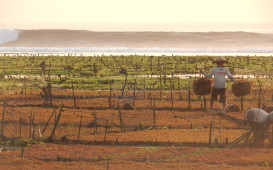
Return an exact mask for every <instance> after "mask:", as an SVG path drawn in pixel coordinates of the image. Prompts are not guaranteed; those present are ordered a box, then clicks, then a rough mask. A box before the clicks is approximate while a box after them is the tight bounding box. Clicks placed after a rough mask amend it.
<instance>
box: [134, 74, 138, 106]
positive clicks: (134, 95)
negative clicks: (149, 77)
mask: <svg viewBox="0 0 273 170" xmlns="http://www.w3.org/2000/svg"><path fill="white" fill-rule="evenodd" d="M136 84H137V81H136V78H135V83H134V93H133V106H135V100H136Z"/></svg>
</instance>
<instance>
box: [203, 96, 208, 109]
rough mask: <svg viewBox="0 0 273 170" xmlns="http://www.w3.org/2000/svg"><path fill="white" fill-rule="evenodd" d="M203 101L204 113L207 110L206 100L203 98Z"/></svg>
mask: <svg viewBox="0 0 273 170" xmlns="http://www.w3.org/2000/svg"><path fill="white" fill-rule="evenodd" d="M203 99H204V112H205V111H206V110H207V99H206V97H205V96H204V97H203Z"/></svg>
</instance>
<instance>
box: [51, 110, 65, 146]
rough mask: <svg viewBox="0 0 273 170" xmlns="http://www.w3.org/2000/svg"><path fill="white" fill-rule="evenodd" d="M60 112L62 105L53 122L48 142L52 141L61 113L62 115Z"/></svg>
mask: <svg viewBox="0 0 273 170" xmlns="http://www.w3.org/2000/svg"><path fill="white" fill-rule="evenodd" d="M62 111H63V105H62V106H61V108H60V111H59V114H58V117H57V120H56V122H55V124H54V127H53V129H52V132H51V135H50V136H49V137H48V141H52V140H53V136H54V135H55V130H56V127H57V125H58V123H59V120H60V118H61V113H62Z"/></svg>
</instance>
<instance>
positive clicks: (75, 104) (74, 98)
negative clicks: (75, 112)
mask: <svg viewBox="0 0 273 170" xmlns="http://www.w3.org/2000/svg"><path fill="white" fill-rule="evenodd" d="M73 84H74V83H73V81H72V94H73V100H74V107H77V103H76V97H75V92H74V85H73Z"/></svg>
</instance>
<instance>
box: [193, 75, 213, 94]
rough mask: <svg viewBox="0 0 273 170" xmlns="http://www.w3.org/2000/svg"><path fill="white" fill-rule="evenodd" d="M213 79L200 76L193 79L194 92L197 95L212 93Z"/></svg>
mask: <svg viewBox="0 0 273 170" xmlns="http://www.w3.org/2000/svg"><path fill="white" fill-rule="evenodd" d="M211 89H212V80H211V79H209V78H198V79H197V80H194V81H193V92H194V93H195V94H196V95H208V94H210V93H211Z"/></svg>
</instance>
